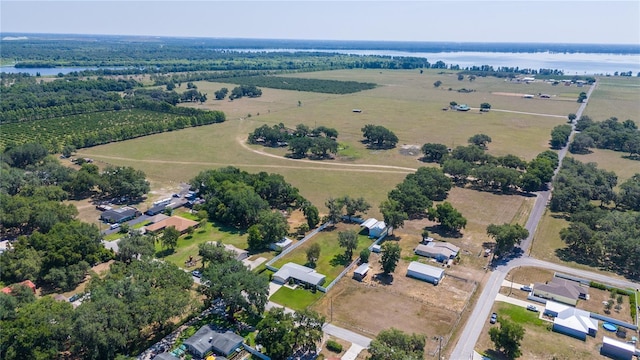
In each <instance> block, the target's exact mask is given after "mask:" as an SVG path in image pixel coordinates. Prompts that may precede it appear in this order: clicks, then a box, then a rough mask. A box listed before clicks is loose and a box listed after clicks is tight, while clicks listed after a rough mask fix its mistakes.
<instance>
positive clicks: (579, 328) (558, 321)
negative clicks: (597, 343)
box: [544, 301, 598, 340]
mask: <svg viewBox="0 0 640 360" xmlns="http://www.w3.org/2000/svg"><path fill="white" fill-rule="evenodd" d="M544 314H545V315H547V316H551V317H554V319H553V331H556V332H559V333H562V334H565V335H569V336H572V337H575V338H577V339H580V340H586V339H587V335H589V336H594V337H595V336H596V333H597V332H598V320H596V319H593V318H591V316H590V315H591V314H590V313H589V312H588V311H585V310H580V309H577V308H574V307H571V306H568V305H565V304H561V303H558V302H555V301H547V304H546V305H545V309H544Z"/></svg>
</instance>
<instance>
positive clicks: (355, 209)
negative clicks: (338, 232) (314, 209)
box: [339, 195, 371, 219]
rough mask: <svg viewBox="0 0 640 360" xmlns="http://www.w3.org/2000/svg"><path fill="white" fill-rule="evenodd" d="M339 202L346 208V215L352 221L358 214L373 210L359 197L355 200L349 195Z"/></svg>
mask: <svg viewBox="0 0 640 360" xmlns="http://www.w3.org/2000/svg"><path fill="white" fill-rule="evenodd" d="M339 201H341V202H342V204H343V205H344V207H345V211H346V215H347V216H348V217H349V219H351V218H352V217H353V216H354V215H355V214H356V213H359V212H361V213H366V212H367V210H369V209H370V208H371V205H369V203H368V202H367V201H366V200H365V199H364V198H363V197H359V198H357V199H353V198H351V197H349V195H345V196H344V197H342V198H341V199H339Z"/></svg>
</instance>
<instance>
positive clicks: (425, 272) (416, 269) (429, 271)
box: [407, 261, 444, 285]
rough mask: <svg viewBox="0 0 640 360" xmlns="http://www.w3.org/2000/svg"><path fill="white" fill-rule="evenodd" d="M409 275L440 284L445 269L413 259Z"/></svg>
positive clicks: (408, 269)
mask: <svg viewBox="0 0 640 360" xmlns="http://www.w3.org/2000/svg"><path fill="white" fill-rule="evenodd" d="M407 276H409V277H413V278H416V279H418V280H423V281H427V282H430V283H432V284H434V285H438V283H439V282H440V281H442V278H443V277H444V269H441V268H437V267H435V266H430V265H426V264H423V263H420V262H417V261H412V262H411V263H410V264H409V267H408V268H407Z"/></svg>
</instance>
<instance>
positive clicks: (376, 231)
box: [360, 218, 387, 238]
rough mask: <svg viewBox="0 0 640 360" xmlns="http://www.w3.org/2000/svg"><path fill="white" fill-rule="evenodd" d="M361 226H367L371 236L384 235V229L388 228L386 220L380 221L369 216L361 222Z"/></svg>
mask: <svg viewBox="0 0 640 360" xmlns="http://www.w3.org/2000/svg"><path fill="white" fill-rule="evenodd" d="M360 227H362V228H366V229H367V230H368V234H369V237H370V238H377V237H380V236H381V235H382V233H383V232H384V230H385V229H386V228H387V224H385V223H384V221H378V220H377V219H374V218H369V219H367V220H365V221H363V222H362V224H360Z"/></svg>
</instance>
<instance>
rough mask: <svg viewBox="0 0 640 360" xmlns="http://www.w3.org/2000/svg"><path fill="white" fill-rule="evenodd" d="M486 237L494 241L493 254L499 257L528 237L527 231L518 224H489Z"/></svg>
mask: <svg viewBox="0 0 640 360" xmlns="http://www.w3.org/2000/svg"><path fill="white" fill-rule="evenodd" d="M487 235H489V236H490V237H492V238H493V239H494V240H495V241H496V249H495V254H496V255H498V256H501V255H503V254H507V253H509V252H511V251H512V250H513V248H514V246H516V244H520V242H521V241H522V240H525V239H526V238H527V237H529V230H527V229H525V228H523V227H522V226H520V225H519V224H515V225H511V224H507V223H505V224H502V225H495V224H490V225H489V226H487Z"/></svg>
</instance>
